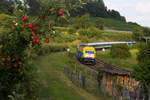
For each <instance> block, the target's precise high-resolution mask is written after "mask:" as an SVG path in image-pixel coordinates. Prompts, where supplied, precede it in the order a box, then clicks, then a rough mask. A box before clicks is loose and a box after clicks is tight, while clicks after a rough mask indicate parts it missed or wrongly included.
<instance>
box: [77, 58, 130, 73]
mask: <svg viewBox="0 0 150 100" xmlns="http://www.w3.org/2000/svg"><path fill="white" fill-rule="evenodd" d="M74 60H75V62H76V63H77V64H81V65H82V66H84V67H86V68H88V69H91V70H94V71H96V72H99V71H103V72H108V73H111V74H119V75H130V74H131V70H127V69H123V68H120V67H117V66H114V65H111V64H108V63H106V62H104V61H103V60H101V59H96V64H95V65H90V64H82V63H81V62H80V61H79V60H78V59H77V58H76V57H74Z"/></svg>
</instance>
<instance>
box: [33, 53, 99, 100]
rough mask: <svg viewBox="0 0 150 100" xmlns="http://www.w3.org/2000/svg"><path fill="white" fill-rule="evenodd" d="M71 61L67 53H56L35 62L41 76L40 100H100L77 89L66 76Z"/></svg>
mask: <svg viewBox="0 0 150 100" xmlns="http://www.w3.org/2000/svg"><path fill="white" fill-rule="evenodd" d="M69 61H70V59H69V58H68V57H67V56H66V55H65V53H54V54H50V55H49V56H42V57H39V58H38V59H36V60H35V61H34V64H35V66H36V67H37V68H38V71H39V74H40V81H41V86H40V92H39V96H38V100H99V99H98V98H97V97H96V96H94V95H92V94H90V93H88V92H86V91H85V90H83V89H81V88H78V87H76V86H75V85H74V84H72V82H71V81H70V80H69V79H68V78H67V77H66V76H65V75H64V73H63V68H64V66H66V63H67V62H69Z"/></svg>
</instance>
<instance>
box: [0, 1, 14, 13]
mask: <svg viewBox="0 0 150 100" xmlns="http://www.w3.org/2000/svg"><path fill="white" fill-rule="evenodd" d="M13 5H14V2H13V1H12V0H1V2H0V14H2V13H5V14H12V13H13Z"/></svg>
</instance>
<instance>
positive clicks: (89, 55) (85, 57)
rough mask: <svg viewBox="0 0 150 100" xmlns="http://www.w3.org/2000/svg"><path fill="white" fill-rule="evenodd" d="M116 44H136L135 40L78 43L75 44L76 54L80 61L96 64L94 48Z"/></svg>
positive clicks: (103, 47) (98, 48) (109, 46)
mask: <svg viewBox="0 0 150 100" xmlns="http://www.w3.org/2000/svg"><path fill="white" fill-rule="evenodd" d="M116 44H126V45H133V44H136V42H96V43H86V44H79V45H78V46H77V53H76V56H77V58H78V59H79V61H80V62H81V63H84V64H96V61H95V59H96V50H103V49H107V48H111V46H112V45H116Z"/></svg>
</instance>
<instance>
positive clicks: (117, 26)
mask: <svg viewBox="0 0 150 100" xmlns="http://www.w3.org/2000/svg"><path fill="white" fill-rule="evenodd" d="M96 19H97V17H92V18H91V22H92V23H94V22H95V21H96ZM103 20H104V28H105V29H114V30H122V31H133V29H134V28H135V27H137V26H139V27H140V25H138V24H137V23H133V22H123V21H119V20H116V19H112V18H103Z"/></svg>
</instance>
